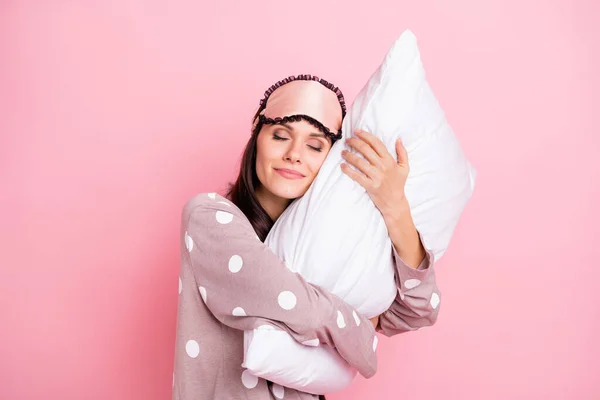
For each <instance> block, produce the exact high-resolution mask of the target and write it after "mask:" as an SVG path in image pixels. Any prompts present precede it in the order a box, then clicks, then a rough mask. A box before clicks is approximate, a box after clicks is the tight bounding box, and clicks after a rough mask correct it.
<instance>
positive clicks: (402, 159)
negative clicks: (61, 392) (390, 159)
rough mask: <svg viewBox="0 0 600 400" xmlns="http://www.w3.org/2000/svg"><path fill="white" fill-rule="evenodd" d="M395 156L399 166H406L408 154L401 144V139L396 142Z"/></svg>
mask: <svg viewBox="0 0 600 400" xmlns="http://www.w3.org/2000/svg"><path fill="white" fill-rule="evenodd" d="M396 155H397V156H398V164H399V165H408V152H407V151H406V148H405V147H404V145H403V144H402V139H398V140H396Z"/></svg>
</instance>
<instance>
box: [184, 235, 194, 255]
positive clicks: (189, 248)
mask: <svg viewBox="0 0 600 400" xmlns="http://www.w3.org/2000/svg"><path fill="white" fill-rule="evenodd" d="M185 248H186V249H187V251H188V252H191V251H192V249H193V248H194V241H193V240H192V237H191V236H190V235H188V233H187V232H186V233H185Z"/></svg>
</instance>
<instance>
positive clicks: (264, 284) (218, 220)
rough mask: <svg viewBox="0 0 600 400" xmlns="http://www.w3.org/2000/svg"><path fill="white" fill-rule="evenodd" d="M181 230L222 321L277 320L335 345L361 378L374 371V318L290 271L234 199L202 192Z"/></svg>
mask: <svg viewBox="0 0 600 400" xmlns="http://www.w3.org/2000/svg"><path fill="white" fill-rule="evenodd" d="M182 236H183V237H182V240H184V242H185V245H186V248H187V249H188V252H187V256H189V260H188V264H189V265H190V267H191V269H192V272H193V275H194V277H195V279H196V281H197V285H198V286H199V290H200V292H201V293H202V297H203V298H205V299H206V301H205V304H206V306H207V307H208V309H209V310H210V312H211V313H212V314H213V315H214V316H215V318H217V319H218V320H219V321H220V322H222V323H223V324H225V325H227V326H230V327H232V328H234V329H239V330H246V331H248V330H254V329H255V328H257V327H259V326H262V325H271V326H273V327H276V328H278V329H281V330H283V331H285V332H287V333H288V334H289V335H291V336H292V337H293V338H294V340H295V341H297V342H299V343H303V342H304V343H310V344H315V343H319V344H325V345H329V346H331V347H335V348H336V350H337V352H338V353H339V354H340V356H341V357H343V359H344V360H346V361H347V362H348V363H349V364H350V365H351V366H353V367H355V368H356V369H357V370H358V371H359V372H360V373H361V374H362V375H363V376H365V377H367V378H368V377H371V376H373V375H374V374H375V372H376V368H377V367H376V366H377V356H376V354H375V352H374V351H373V341H374V340H375V338H374V335H375V330H374V329H373V326H372V324H371V323H370V321H369V320H368V319H366V318H364V317H362V316H359V315H358V314H357V313H356V312H355V311H354V309H353V308H351V307H350V306H349V305H347V304H346V303H345V302H343V301H342V300H341V299H340V298H338V297H336V296H335V295H333V294H331V293H329V292H326V291H324V290H322V289H321V288H319V287H317V286H313V285H310V284H309V283H307V282H306V281H305V280H304V279H303V278H302V277H301V276H300V275H299V274H296V273H294V272H292V271H290V270H289V269H287V268H286V267H285V265H284V263H283V262H282V261H281V260H280V259H279V257H278V256H277V255H275V254H274V253H273V252H272V251H271V249H270V248H269V247H268V246H266V245H265V244H264V243H262V242H261V241H260V240H258V239H257V237H256V233H255V232H254V229H253V228H252V225H251V224H250V222H249V221H248V220H247V218H246V217H245V215H244V214H243V213H242V212H241V211H240V210H239V209H238V208H237V207H236V206H235V205H234V204H233V203H231V202H229V201H228V200H226V199H225V198H223V197H221V196H216V197H215V199H214V200H213V199H212V198H209V197H208V196H207V195H206V194H201V195H198V196H196V197H195V198H194V199H192V200H191V201H189V202H188V203H187V204H186V206H185V207H184V211H183V215H182ZM355 321H356V322H360V323H359V324H357V323H356V322H355Z"/></svg>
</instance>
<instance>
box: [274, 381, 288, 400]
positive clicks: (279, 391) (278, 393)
mask: <svg viewBox="0 0 600 400" xmlns="http://www.w3.org/2000/svg"><path fill="white" fill-rule="evenodd" d="M271 391H272V392H273V395H274V396H275V397H277V398H278V399H283V397H284V396H285V389H284V388H283V386H280V385H278V384H276V383H274V384H273V386H272V387H271Z"/></svg>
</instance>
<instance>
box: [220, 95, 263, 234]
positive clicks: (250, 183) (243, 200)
mask: <svg viewBox="0 0 600 400" xmlns="http://www.w3.org/2000/svg"><path fill="white" fill-rule="evenodd" d="M262 110H263V107H262V106H261V107H259V109H258V110H257V111H256V114H254V119H253V121H254V120H256V118H258V115H259V114H260V112H261V111H262ZM262 127H263V123H262V122H259V123H258V124H256V125H255V126H254V128H253V129H252V136H251V137H250V140H249V141H248V144H246V148H245V149H244V154H243V155H242V162H241V165H240V173H239V175H238V177H237V179H236V181H235V182H233V183H230V184H229V189H228V190H227V194H226V195H225V197H227V198H228V199H229V200H231V202H232V203H233V204H235V205H236V206H238V208H239V209H240V210H241V211H242V212H243V213H244V215H246V217H247V218H248V220H249V221H250V224H252V227H253V228H254V230H255V231H256V234H257V235H258V237H259V239H260V240H261V241H262V242H264V241H265V239H266V238H267V235H268V234H269V231H270V230H271V228H272V227H273V224H274V223H275V222H274V221H273V220H272V219H271V217H269V215H268V214H267V212H266V211H265V209H264V208H262V206H261V205H260V202H259V201H258V197H256V188H257V187H258V185H259V184H260V182H259V180H258V175H257V174H256V142H257V139H258V134H259V132H260V130H261V128H262Z"/></svg>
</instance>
